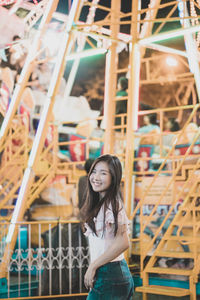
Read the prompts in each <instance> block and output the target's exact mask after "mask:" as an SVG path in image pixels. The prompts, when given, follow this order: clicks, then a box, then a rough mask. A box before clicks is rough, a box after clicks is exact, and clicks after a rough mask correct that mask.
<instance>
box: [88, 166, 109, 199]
mask: <svg viewBox="0 0 200 300" xmlns="http://www.w3.org/2000/svg"><path fill="white" fill-rule="evenodd" d="M89 180H90V184H91V186H92V189H93V190H94V191H95V192H98V193H100V195H101V196H102V197H103V196H104V195H105V193H106V191H107V190H108V189H109V187H110V185H111V181H112V177H111V174H110V170H109V168H108V164H107V163H106V162H104V161H100V162H98V163H97V164H96V165H95V167H94V169H93V170H92V173H91V175H90V178H89Z"/></svg>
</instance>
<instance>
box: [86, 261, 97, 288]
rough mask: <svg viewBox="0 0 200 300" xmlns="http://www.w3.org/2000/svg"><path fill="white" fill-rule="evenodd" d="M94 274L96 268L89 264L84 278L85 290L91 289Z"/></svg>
mask: <svg viewBox="0 0 200 300" xmlns="http://www.w3.org/2000/svg"><path fill="white" fill-rule="evenodd" d="M95 273H96V268H95V267H94V265H93V264H90V265H89V267H88V269H87V272H86V273H85V277H84V283H85V286H86V288H87V289H89V288H92V287H93V284H94V276H95Z"/></svg>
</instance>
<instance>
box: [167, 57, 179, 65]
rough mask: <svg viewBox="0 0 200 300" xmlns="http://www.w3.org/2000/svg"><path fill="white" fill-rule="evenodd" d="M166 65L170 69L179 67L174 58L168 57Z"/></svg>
mask: <svg viewBox="0 0 200 300" xmlns="http://www.w3.org/2000/svg"><path fill="white" fill-rule="evenodd" d="M166 63H167V65H168V66H170V67H176V66H177V65H178V62H177V60H176V59H175V58H174V57H172V56H168V57H167V58H166Z"/></svg>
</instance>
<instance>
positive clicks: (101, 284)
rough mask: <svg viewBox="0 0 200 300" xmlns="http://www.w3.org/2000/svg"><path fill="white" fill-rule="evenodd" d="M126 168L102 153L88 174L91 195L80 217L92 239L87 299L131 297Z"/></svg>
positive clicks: (86, 277)
mask: <svg viewBox="0 0 200 300" xmlns="http://www.w3.org/2000/svg"><path fill="white" fill-rule="evenodd" d="M121 177H122V167H121V163H120V161H119V159H118V158H117V157H116V156H113V155H109V154H106V155H102V156H100V157H99V158H97V159H96V160H95V162H94V163H93V165H92V167H91V169H90V173H89V175H88V185H87V186H88V189H87V197H86V201H85V204H84V206H83V207H82V209H81V211H80V216H81V219H82V222H83V223H84V225H83V227H84V228H85V235H86V236H88V239H89V248H90V259H91V261H90V265H89V267H88V270H87V272H86V274H85V278H84V282H85V286H86V287H87V288H90V292H89V295H88V298H87V300H94V299H101V300H107V299H110V300H120V299H121V300H122V299H123V300H124V299H127V300H130V299H132V295H133V279H132V276H131V273H130V271H129V269H128V266H127V263H126V261H125V259H124V254H123V252H124V251H125V250H126V249H127V248H128V247H129V237H128V233H129V223H130V222H129V220H128V218H127V216H126V213H125V209H124V207H123V202H122V198H121V192H120V182H121Z"/></svg>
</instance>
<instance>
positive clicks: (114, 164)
mask: <svg viewBox="0 0 200 300" xmlns="http://www.w3.org/2000/svg"><path fill="white" fill-rule="evenodd" d="M102 161H103V162H105V163H107V164H108V168H109V171H110V174H111V184H110V187H109V188H108V190H107V191H106V193H105V196H104V197H103V198H102V199H100V195H99V193H98V192H95V191H93V189H92V186H91V184H90V180H89V179H90V175H91V174H92V172H93V170H94V168H95V166H96V164H98V163H99V162H102ZM121 178H122V166H121V163H120V161H119V159H118V158H117V157H116V156H114V155H110V154H105V155H102V156H100V157H98V158H97V159H96V160H95V161H94V163H93V165H92V166H91V169H90V172H89V174H88V181H87V194H86V200H85V203H84V205H83V207H82V208H81V210H80V219H81V221H82V222H84V223H87V224H88V225H89V226H90V228H91V229H92V231H93V232H94V233H95V234H96V229H95V223H94V220H93V219H94V217H96V216H97V214H98V212H99V210H100V209H101V207H102V205H103V204H104V220H105V213H106V210H107V209H108V207H109V204H111V207H112V212H113V216H114V235H116V233H117V229H118V222H117V218H118V213H119V209H120V207H121V206H122V205H120V202H122V201H121V199H122V196H121V191H120V183H121ZM104 230H105V222H104Z"/></svg>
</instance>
